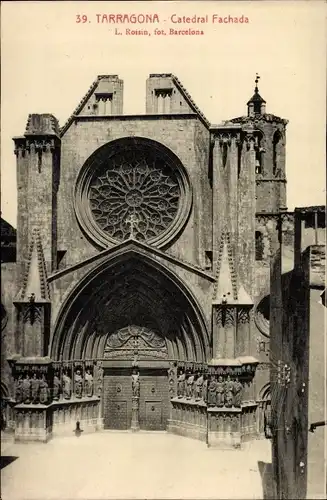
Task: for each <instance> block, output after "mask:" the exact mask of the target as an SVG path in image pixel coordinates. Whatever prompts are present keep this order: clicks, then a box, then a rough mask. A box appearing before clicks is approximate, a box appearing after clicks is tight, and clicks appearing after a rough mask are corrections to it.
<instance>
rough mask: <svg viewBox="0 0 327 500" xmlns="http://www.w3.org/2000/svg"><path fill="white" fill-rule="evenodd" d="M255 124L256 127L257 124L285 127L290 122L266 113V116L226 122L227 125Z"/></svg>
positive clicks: (244, 117) (239, 118) (261, 115)
mask: <svg viewBox="0 0 327 500" xmlns="http://www.w3.org/2000/svg"><path fill="white" fill-rule="evenodd" d="M228 122H231V123H240V124H243V123H253V124H254V125H255V124H256V123H257V122H276V123H282V124H283V125H284V126H286V125H287V124H288V120H286V119H285V118H281V117H280V116H276V115H273V114H271V113H264V114H260V115H259V114H256V115H254V116H238V117H236V118H232V119H231V120H228V121H226V122H225V123H228Z"/></svg>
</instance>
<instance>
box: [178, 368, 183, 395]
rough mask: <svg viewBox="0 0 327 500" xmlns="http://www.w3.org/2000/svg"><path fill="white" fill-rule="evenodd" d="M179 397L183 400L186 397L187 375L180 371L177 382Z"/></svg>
mask: <svg viewBox="0 0 327 500" xmlns="http://www.w3.org/2000/svg"><path fill="white" fill-rule="evenodd" d="M177 396H178V397H179V398H182V397H184V396H185V373H184V371H183V370H180V371H179V376H178V380H177Z"/></svg>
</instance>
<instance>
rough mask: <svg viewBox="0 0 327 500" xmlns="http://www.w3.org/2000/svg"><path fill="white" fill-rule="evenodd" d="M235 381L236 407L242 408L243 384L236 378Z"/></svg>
mask: <svg viewBox="0 0 327 500" xmlns="http://www.w3.org/2000/svg"><path fill="white" fill-rule="evenodd" d="M233 383H234V406H235V407H236V408H240V407H241V403H242V395H243V385H242V383H241V382H240V381H239V380H238V379H235V381H234V382H233Z"/></svg>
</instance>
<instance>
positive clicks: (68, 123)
mask: <svg viewBox="0 0 327 500" xmlns="http://www.w3.org/2000/svg"><path fill="white" fill-rule="evenodd" d="M110 76H112V75H99V76H97V78H96V79H95V80H94V82H93V83H92V85H91V86H90V87H89V89H88V91H87V92H86V94H85V95H84V96H83V97H82V99H81V100H80V102H79V103H78V105H77V106H76V108H75V109H74V111H73V112H72V114H71V115H70V117H69V118H68V120H67V121H66V123H65V124H64V125H63V126H62V127H61V128H60V131H59V132H60V137H62V136H63V135H64V133H65V132H66V130H67V129H68V128H69V127H70V126H71V124H72V123H73V121H74V117H75V115H78V114H79V113H80V112H81V111H82V109H83V107H84V106H85V104H86V102H87V100H88V99H89V98H90V97H91V95H92V94H93V92H94V91H95V89H96V88H97V86H98V83H99V82H100V81H101V80H103V79H104V78H109V77H110Z"/></svg>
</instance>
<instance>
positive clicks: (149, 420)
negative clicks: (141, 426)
mask: <svg viewBox="0 0 327 500" xmlns="http://www.w3.org/2000/svg"><path fill="white" fill-rule="evenodd" d="M145 422H146V429H147V430H149V431H152V430H153V431H155V430H159V429H162V426H163V422H162V401H146V402H145Z"/></svg>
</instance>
